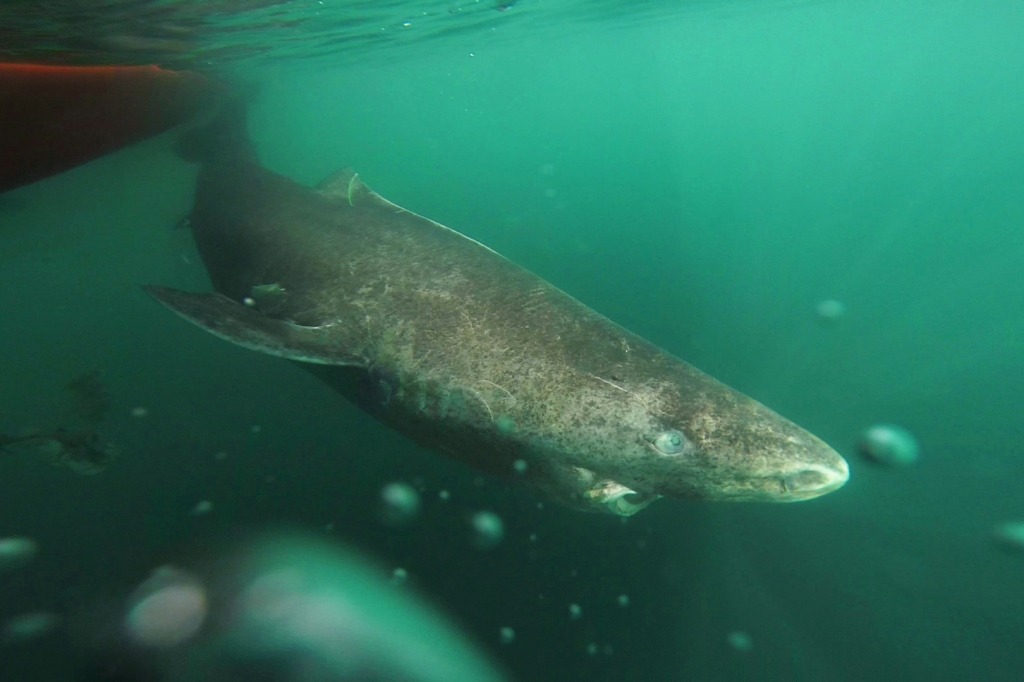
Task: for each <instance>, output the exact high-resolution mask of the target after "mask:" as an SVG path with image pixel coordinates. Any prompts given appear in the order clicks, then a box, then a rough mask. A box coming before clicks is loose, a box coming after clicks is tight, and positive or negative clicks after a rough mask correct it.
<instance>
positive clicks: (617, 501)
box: [586, 480, 661, 516]
mask: <svg viewBox="0 0 1024 682" xmlns="http://www.w3.org/2000/svg"><path fill="white" fill-rule="evenodd" d="M586 497H587V499H588V500H590V502H591V503H592V504H593V505H594V506H595V507H598V508H599V509H600V510H601V511H605V512H609V513H611V514H615V515H616V516H632V515H633V514H636V513H637V512H638V511H640V510H641V509H644V508H645V507H646V506H647V505H649V504H650V503H651V502H654V501H655V500H657V499H658V498H660V497H661V495H659V494H657V493H640V492H637V491H635V490H633V489H632V488H627V487H626V486H624V485H622V484H621V483H617V482H615V481H610V480H605V481H601V482H600V483H598V484H596V485H595V486H594V487H593V488H591V489H590V490H588V491H587V492H586Z"/></svg>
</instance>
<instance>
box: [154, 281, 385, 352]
mask: <svg viewBox="0 0 1024 682" xmlns="http://www.w3.org/2000/svg"><path fill="white" fill-rule="evenodd" d="M143 289H144V290H145V291H146V293H147V294H149V295H150V296H152V297H153V298H155V299H156V300H158V301H160V302H161V303H163V304H164V305H165V306H167V307H168V308H170V309H171V310H173V311H174V312H176V313H177V314H178V315H181V316H182V317H184V318H185V319H186V320H188V321H189V322H191V323H192V324H194V325H196V326H198V327H202V328H203V329H205V330H206V331H208V332H210V333H211V334H213V335H214V336H217V337H220V338H222V339H224V340H226V341H230V342H232V343H237V344H238V345H239V346H244V347H245V348H249V349H251V350H258V351H260V352H261V353H267V354H269V355H276V356H278V357H281V358H287V359H289V360H298V361H299V362H311V363H314V364H317V365H363V364H365V362H364V361H363V360H362V359H361V358H359V357H357V356H355V355H354V354H353V353H351V352H347V351H346V350H345V349H344V348H342V347H340V346H339V345H338V344H337V342H336V341H334V342H332V341H333V339H332V336H333V335H332V334H331V332H330V330H329V328H327V327H303V326H301V325H297V324H292V323H290V322H285V321H284V320H278V319H275V318H273V317H269V316H268V315H264V314H263V313H261V312H259V311H258V310H256V309H254V308H250V307H248V306H245V305H242V304H241V303H238V302H237V301H233V300H232V299H230V298H228V297H227V296H222V295H221V294H193V293H189V292H187V291H178V290H177V289H168V288H166V287H153V286H145V287H143Z"/></svg>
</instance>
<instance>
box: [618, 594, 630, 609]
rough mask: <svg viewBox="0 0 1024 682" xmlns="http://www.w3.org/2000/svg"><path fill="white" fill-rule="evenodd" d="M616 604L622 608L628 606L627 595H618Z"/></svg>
mask: <svg viewBox="0 0 1024 682" xmlns="http://www.w3.org/2000/svg"><path fill="white" fill-rule="evenodd" d="M618 602H619V606H622V607H626V606H629V595H627V594H620V595H619V598H618Z"/></svg>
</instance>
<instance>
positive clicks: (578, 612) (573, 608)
mask: <svg viewBox="0 0 1024 682" xmlns="http://www.w3.org/2000/svg"><path fill="white" fill-rule="evenodd" d="M582 615H583V609H581V608H580V605H579V604H569V617H570V618H572V619H573V620H577V619H578V618H579V617H580V616H582Z"/></svg>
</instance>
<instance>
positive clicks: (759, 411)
mask: <svg viewBox="0 0 1024 682" xmlns="http://www.w3.org/2000/svg"><path fill="white" fill-rule="evenodd" d="M670 360H671V361H672V362H671V363H670V365H669V366H665V365H662V366H661V367H660V369H661V371H660V372H659V375H660V376H659V378H658V379H657V380H650V379H643V378H640V377H637V380H636V381H630V380H629V379H624V380H623V379H620V380H619V381H617V382H616V381H611V380H607V379H604V378H601V377H597V376H595V375H590V377H591V379H592V381H593V383H591V384H590V385H589V386H588V387H587V390H586V392H585V393H586V396H585V397H584V399H583V401H582V402H583V403H584V404H586V405H589V406H590V407H589V409H586V410H585V411H584V413H583V414H577V415H575V416H574V418H573V420H572V424H573V425H574V427H575V428H578V429H579V431H577V436H578V438H577V441H576V442H577V444H578V445H579V446H580V447H579V449H577V450H576V451H575V452H574V453H570V455H569V457H570V460H571V461H572V463H573V464H574V465H576V466H579V467H581V468H583V469H585V470H588V471H593V472H594V474H595V476H594V478H595V481H598V483H595V485H594V486H593V487H594V489H593V490H592V491H588V492H587V494H586V495H585V497H589V498H590V499H591V500H592V505H591V506H592V507H595V508H603V510H604V511H611V512H613V513H616V514H621V515H628V514H631V513H634V512H635V511H638V510H639V509H641V508H643V506H646V504H648V503H649V502H650V501H651V500H653V499H656V498H657V497H658V496H665V497H678V498H689V499H697V500H722V501H736V502H796V501H800V500H809V499H812V498H815V497H819V496H821V495H825V494H826V493H829V492H832V491H834V490H837V489H838V488H840V487H842V485H843V484H844V483H846V481H847V479H848V478H849V468H848V466H847V464H846V461H845V460H844V459H843V458H842V457H841V456H839V454H838V453H836V452H835V450H833V449H832V448H830V447H829V446H828V445H826V444H825V443H824V442H823V441H821V440H820V439H819V438H817V437H815V436H814V435H812V434H811V433H808V432H807V431H805V430H804V429H802V428H800V427H799V426H797V425H796V424H794V423H793V422H791V421H789V420H788V419H785V418H784V417H782V416H780V415H778V414H776V413H775V412H773V411H771V410H769V409H768V408H767V407H765V406H764V405H762V404H760V403H758V402H757V401H755V400H753V399H751V398H748V397H747V396H745V395H743V394H741V393H739V392H737V391H734V390H733V389H731V388H729V387H728V386H725V385H723V384H721V383H719V382H718V381H716V380H714V379H712V378H711V377H709V376H707V375H705V374H703V373H701V372H699V371H698V370H696V369H694V368H692V367H690V366H689V365H686V364H684V363H681V362H679V361H677V360H675V359H674V358H671V359H670ZM659 364H661V363H659ZM665 370H668V371H665ZM670 378H671V380H667V379H670ZM602 384H603V385H602ZM588 416H589V417H592V420H591V419H588ZM583 431H588V435H584V433H583ZM563 442H565V441H563Z"/></svg>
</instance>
